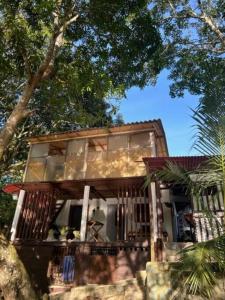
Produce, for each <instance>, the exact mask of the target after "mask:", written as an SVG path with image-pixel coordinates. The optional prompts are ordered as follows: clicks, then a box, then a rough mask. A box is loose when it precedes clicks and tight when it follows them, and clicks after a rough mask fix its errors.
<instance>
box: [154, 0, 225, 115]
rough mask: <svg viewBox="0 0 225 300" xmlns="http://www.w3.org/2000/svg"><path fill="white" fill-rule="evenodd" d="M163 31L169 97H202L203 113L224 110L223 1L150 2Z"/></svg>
mask: <svg viewBox="0 0 225 300" xmlns="http://www.w3.org/2000/svg"><path fill="white" fill-rule="evenodd" d="M149 2H150V6H149V7H150V10H151V12H152V15H153V16H154V19H155V20H156V22H158V26H159V27H160V29H161V33H162V38H163V44H164V51H163V57H164V65H165V67H167V68H168V69H169V70H170V75H169V79H171V80H172V84H171V86H170V94H171V96H172V97H176V96H178V97H183V96H184V93H185V90H188V91H189V92H190V93H191V94H194V95H200V104H201V108H202V110H203V111H204V112H207V113H214V114H215V113H217V111H218V110H219V111H221V110H222V111H223V112H224V111H225V102H224V98H225V88H224V87H225V77H224V70H225V59H224V53H225V34H224V32H225V22H224V11H225V2H224V1H222V0H215V1H208V0H199V1H191V0H187V1H186V0H169V1H167V0H161V1H155V0H152V1H149Z"/></svg>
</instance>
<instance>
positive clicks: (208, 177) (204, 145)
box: [152, 111, 225, 299]
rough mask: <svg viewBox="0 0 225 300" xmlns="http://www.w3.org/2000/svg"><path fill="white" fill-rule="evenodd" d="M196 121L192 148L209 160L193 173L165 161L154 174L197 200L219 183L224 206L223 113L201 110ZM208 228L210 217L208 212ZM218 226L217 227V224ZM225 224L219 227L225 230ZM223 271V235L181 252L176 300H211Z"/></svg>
mask: <svg viewBox="0 0 225 300" xmlns="http://www.w3.org/2000/svg"><path fill="white" fill-rule="evenodd" d="M194 119H195V121H196V124H197V125H196V129H197V134H196V142H195V144H194V147H195V149H196V150H198V151H199V152H200V153H202V154H203V155H206V156H207V157H208V160H207V162H206V163H204V164H202V165H200V166H199V167H198V168H197V169H196V170H193V171H188V170H185V169H183V168H181V167H180V166H179V165H177V164H173V163H171V162H168V163H167V165H166V167H165V168H164V169H163V170H160V171H158V172H156V174H153V175H152V176H156V177H157V178H158V179H159V180H162V181H166V182H173V183H174V184H181V185H183V186H185V187H186V191H187V193H188V194H189V195H193V196H194V198H195V199H194V200H195V201H199V200H200V198H201V195H202V192H203V191H204V190H205V189H206V188H209V187H212V186H215V185H216V184H218V182H220V183H221V184H222V193H223V197H224V204H225V122H224V114H221V115H217V116H216V117H215V116H212V115H211V114H206V113H203V112H201V111H197V112H195V114H194ZM203 213H206V217H207V218H209V221H210V222H209V225H210V226H215V225H213V224H214V223H215V222H211V220H212V219H211V218H213V214H212V213H210V212H208V211H203ZM217 225H218V224H217ZM224 225H225V224H221V226H222V227H223V229H224ZM224 271H225V235H224V234H223V235H222V236H220V237H218V238H215V239H212V240H209V241H206V242H202V243H197V244H194V245H192V246H190V247H187V248H185V249H183V250H182V251H181V252H180V260H179V263H178V264H177V266H176V268H175V273H176V274H175V275H176V278H177V285H178V299H180V295H181V294H183V293H186V294H201V295H202V296H203V297H204V298H210V297H211V296H212V293H213V291H214V286H215V285H216V284H217V279H218V276H219V275H220V274H221V273H223V272H224Z"/></svg>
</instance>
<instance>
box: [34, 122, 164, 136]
mask: <svg viewBox="0 0 225 300" xmlns="http://www.w3.org/2000/svg"><path fill="white" fill-rule="evenodd" d="M147 123H159V124H160V125H161V126H162V122H161V120H160V119H153V120H146V121H140V122H131V123H125V124H122V125H112V126H109V127H106V126H105V127H85V128H80V129H75V130H68V131H62V132H54V133H49V134H42V135H36V136H31V138H39V137H43V136H46V135H48V136H54V135H62V134H68V133H75V132H81V131H87V130H88V131H91V130H98V129H111V128H118V127H124V126H133V125H141V124H147Z"/></svg>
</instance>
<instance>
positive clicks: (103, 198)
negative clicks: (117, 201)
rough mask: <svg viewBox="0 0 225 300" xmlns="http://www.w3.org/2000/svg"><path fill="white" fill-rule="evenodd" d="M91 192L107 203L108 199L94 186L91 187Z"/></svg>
mask: <svg viewBox="0 0 225 300" xmlns="http://www.w3.org/2000/svg"><path fill="white" fill-rule="evenodd" d="M91 191H92V193H93V194H95V196H97V197H98V198H100V199H102V200H104V201H106V198H105V197H104V196H103V195H102V194H101V193H100V192H99V191H97V190H96V189H95V187H94V186H92V187H91Z"/></svg>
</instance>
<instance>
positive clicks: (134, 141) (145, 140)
mask: <svg viewBox="0 0 225 300" xmlns="http://www.w3.org/2000/svg"><path fill="white" fill-rule="evenodd" d="M143 147H150V136H149V132H142V133H136V134H132V135H131V136H130V148H143Z"/></svg>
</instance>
